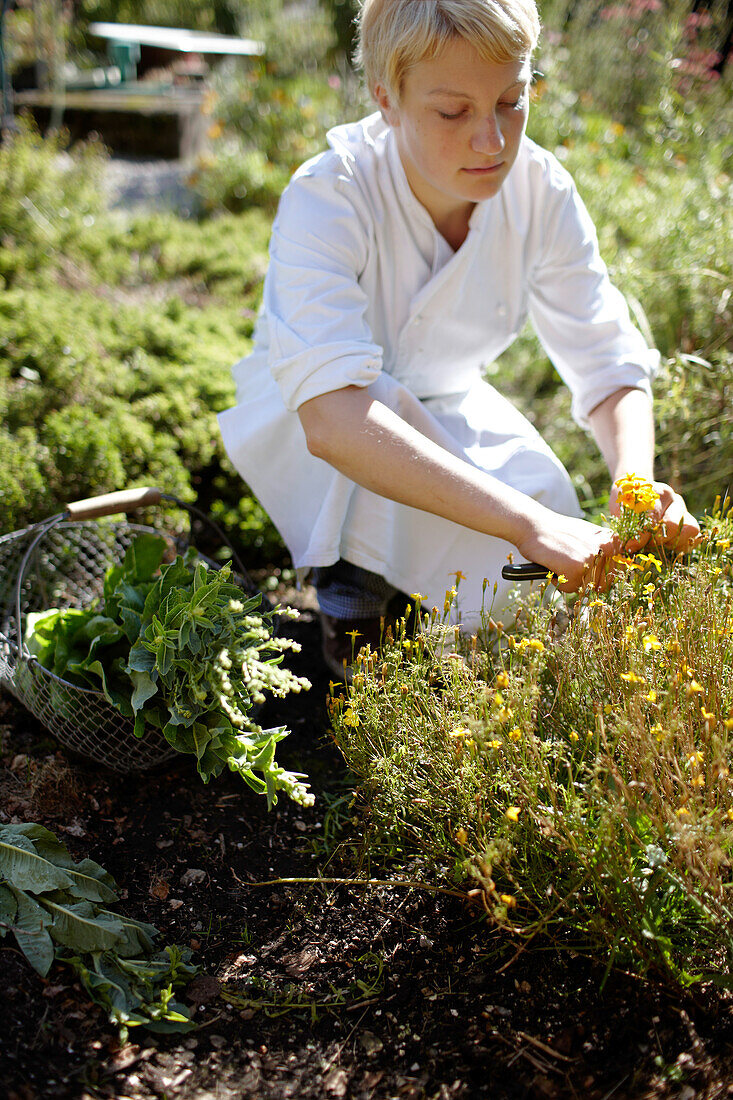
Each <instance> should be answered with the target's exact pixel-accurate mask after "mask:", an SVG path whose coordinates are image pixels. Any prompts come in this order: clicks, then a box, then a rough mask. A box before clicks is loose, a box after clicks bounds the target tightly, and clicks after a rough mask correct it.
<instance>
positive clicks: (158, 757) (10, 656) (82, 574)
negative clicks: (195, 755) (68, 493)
mask: <svg viewBox="0 0 733 1100" xmlns="http://www.w3.org/2000/svg"><path fill="white" fill-rule="evenodd" d="M161 503H167V504H172V505H174V506H175V507H178V508H183V509H185V510H186V511H188V512H189V514H190V515H192V516H195V517H196V518H198V519H199V520H201V521H202V522H203V523H204V524H205V525H206V526H208V527H209V528H211V529H212V530H213V531H214V532H215V534H216V536H217V538H218V539H219V540H220V541H221V542H222V543H223V544H224V545H225V546H229V543H228V542H227V540H226V538H225V537H224V535H223V534H222V532H221V531H220V530H219V528H218V527H217V526H216V525H215V524H213V523H212V522H211V520H209V519H208V517H206V516H205V515H203V514H202V513H201V512H199V511H198V510H197V509H195V508H192V507H191V506H190V505H188V504H185V503H184V502H182V501H180V500H178V499H177V498H176V497H174V496H171V495H170V494H167V493H162V492H161V491H160V490H158V489H139V490H135V489H133V490H129V491H126V492H121V493H109V494H107V495H106V496H104V497H95V498H91V499H90V500H86V501H77V502H76V503H74V504H70V505H68V506H67V508H66V510H65V511H64V512H62V513H60V514H59V515H57V516H52V517H50V518H49V519H47V520H44V521H42V522H41V523H37V524H34V525H33V526H32V527H28V528H26V529H25V530H22V531H14V532H12V533H11V534H8V535H3V536H0V686H3V687H5V688H7V689H8V690H9V691H11V692H12V693H13V695H15V696H16V698H17V699H18V700H19V701H20V702H21V703H22V704H23V705H24V706H25V707H26V708H27V709H28V710H29V711H30V712H31V713H32V714H33V715H35V717H36V718H37V719H38V720H39V722H41V723H42V725H44V726H45V727H46V729H48V730H49V731H50V732H51V733H52V734H53V735H54V736H55V737H56V739H57V740H58V741H59V743H60V744H61V745H63V746H64V747H65V748H67V749H70V750H72V751H73V752H75V753H78V754H80V755H81V756H84V757H87V758H88V759H90V760H94V761H96V762H97V763H99V764H103V765H105V766H106V767H108V768H111V769H113V770H114V771H116V772H121V773H128V772H133V771H145V770H146V769H148V768H152V767H155V766H157V765H159V764H162V763H164V762H165V761H166V760H170V759H172V758H173V757H174V756H175V755H176V752H175V750H174V749H172V748H171V747H170V745H169V744H168V742H167V741H166V740H165V738H164V737H163V735H162V733H161V732H160V730H158V729H155V728H153V727H148V728H147V729H146V730H145V732H144V734H143V736H142V737H141V738H137V737H135V736H134V732H133V729H134V723H133V721H132V720H131V719H129V718H126V717H125V716H124V715H122V714H120V712H119V711H118V710H116V709H115V708H114V707H113V706H112V704H111V703H109V702H108V701H107V699H106V698H105V696H104V694H103V692H101V691H95V690H93V689H91V688H82V687H79V686H77V685H76V684H72V683H70V682H69V681H67V680H64V679H62V678H61V677H59V676H56V675H55V674H54V673H53V672H51V671H49V670H48V669H46V668H43V666H42V665H40V664H39V663H38V661H37V660H36V659H35V657H33V656H32V655H31V654H30V653H29V652H28V649H27V646H26V645H25V642H24V636H23V630H24V626H23V624H24V621H25V616H26V615H27V614H28V613H30V612H33V611H44V610H46V609H48V608H52V607H58V608H67V607H77V608H84V607H88V606H89V605H90V604H91V603H92V602H93V601H94V600H95V599H98V598H99V597H101V596H102V591H103V584H104V575H105V572H106V571H107V569H108V568H109V567H110V566H111V565H113V564H116V563H118V562H120V561H121V560H122V559H123V557H124V555H125V551H126V550H127V548H128V546H130V544H131V543H132V542H133V540H134V539H135V538H136V536H137V535H139V534H141V533H142V532H146V531H147V532H150V531H152V532H154V533H155V534H158V535H163V536H164V537H166V538H167V539H168V541H169V544H170V550H171V557H172V556H173V555H174V554H175V553H179V554H180V553H183V552H184V551H185V550H186V548H187V546H188V539H185V538H181V537H174V536H172V535H170V534H169V533H167V532H166V531H165V530H164V529H161V528H159V527H157V526H155V527H153V526H149V525H145V524H142V523H135V522H132V520H130V519H129V518H127V516H125V518H121V519H116V520H114V521H109V522H105V523H99V522H98V519H99V518H100V517H102V516H116V515H119V514H124V513H128V512H133V511H135V510H137V509H139V508H142V507H145V508H148V507H150V506H156V505H158V504H161ZM229 549H230V550H231V553H232V559H233V564H234V569H235V570H236V572H234V573H233V574H232V578H231V579H232V580H233V581H235V582H237V583H239V584H240V585H241V587H242V589H243V590H244V591H245V592H246V593H247V594H248V595H253V594H255V593H256V592H258V591H259V590H258V589H257V587H256V585H255V584H254V582H253V581H252V580H251V578H250V577H249V575H248V573H247V571H246V569H245V568H244V567H243V566H242V564H241V562H240V561H239V559H238V557H237V555H236V553H235V552H234V550H233V549H232V548H231V546H229ZM198 556H199V558H200V559H201V560H203V561H206V563H207V564H208V565H209V566H211V567H213V568H217V566H216V565H215V564H214V563H213V562H211V561H210V560H209V559H208V558H205V557H204V555H202V554H199V555H198Z"/></svg>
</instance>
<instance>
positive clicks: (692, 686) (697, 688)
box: [687, 680, 705, 695]
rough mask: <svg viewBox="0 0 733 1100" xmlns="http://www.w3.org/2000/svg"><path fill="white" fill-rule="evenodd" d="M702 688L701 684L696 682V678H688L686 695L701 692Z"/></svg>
mask: <svg viewBox="0 0 733 1100" xmlns="http://www.w3.org/2000/svg"><path fill="white" fill-rule="evenodd" d="M704 690H705V688H704V687H703V686H702V684H698V682H697V680H690V682H689V684H688V685H687V694H688V695H698V694H701V693H702V692H703V691H704Z"/></svg>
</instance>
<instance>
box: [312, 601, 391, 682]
mask: <svg viewBox="0 0 733 1100" xmlns="http://www.w3.org/2000/svg"><path fill="white" fill-rule="evenodd" d="M383 625H384V619H383V618H374V619H335V618H334V617H333V616H332V615H326V614H325V612H323V611H322V612H321V637H322V640H323V645H322V652H323V659H324V661H325V662H326V665H327V667H328V670H329V672H331V673H332V674H333V675H334V676H335V677H336V678H337V680H338V681H339V682H341V683H343V682H346V683H351V677H352V675H353V673H352V670H351V663H352V661H353V660H354V658H355V657H356V655H357V653H358V652H359V650H360V649H361V647H362V646H365V645H367V644H368V645H370V646H371V648H372V650H373V651H374V650H377V649H379V646H380V643H381V640H382V632H383Z"/></svg>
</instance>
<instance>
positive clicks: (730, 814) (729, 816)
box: [725, 810, 733, 821]
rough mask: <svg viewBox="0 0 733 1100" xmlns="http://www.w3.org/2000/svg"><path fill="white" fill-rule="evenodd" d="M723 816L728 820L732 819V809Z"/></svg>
mask: <svg viewBox="0 0 733 1100" xmlns="http://www.w3.org/2000/svg"><path fill="white" fill-rule="evenodd" d="M725 816H726V817H727V818H728V820H729V821H733V810H728V812H727V813H726V815H725Z"/></svg>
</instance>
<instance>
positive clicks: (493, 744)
mask: <svg viewBox="0 0 733 1100" xmlns="http://www.w3.org/2000/svg"><path fill="white" fill-rule="evenodd" d="M503 744H504V742H503V741H489V745H490V747H491V748H492V749H500V748H501V746H502V745H503Z"/></svg>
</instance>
